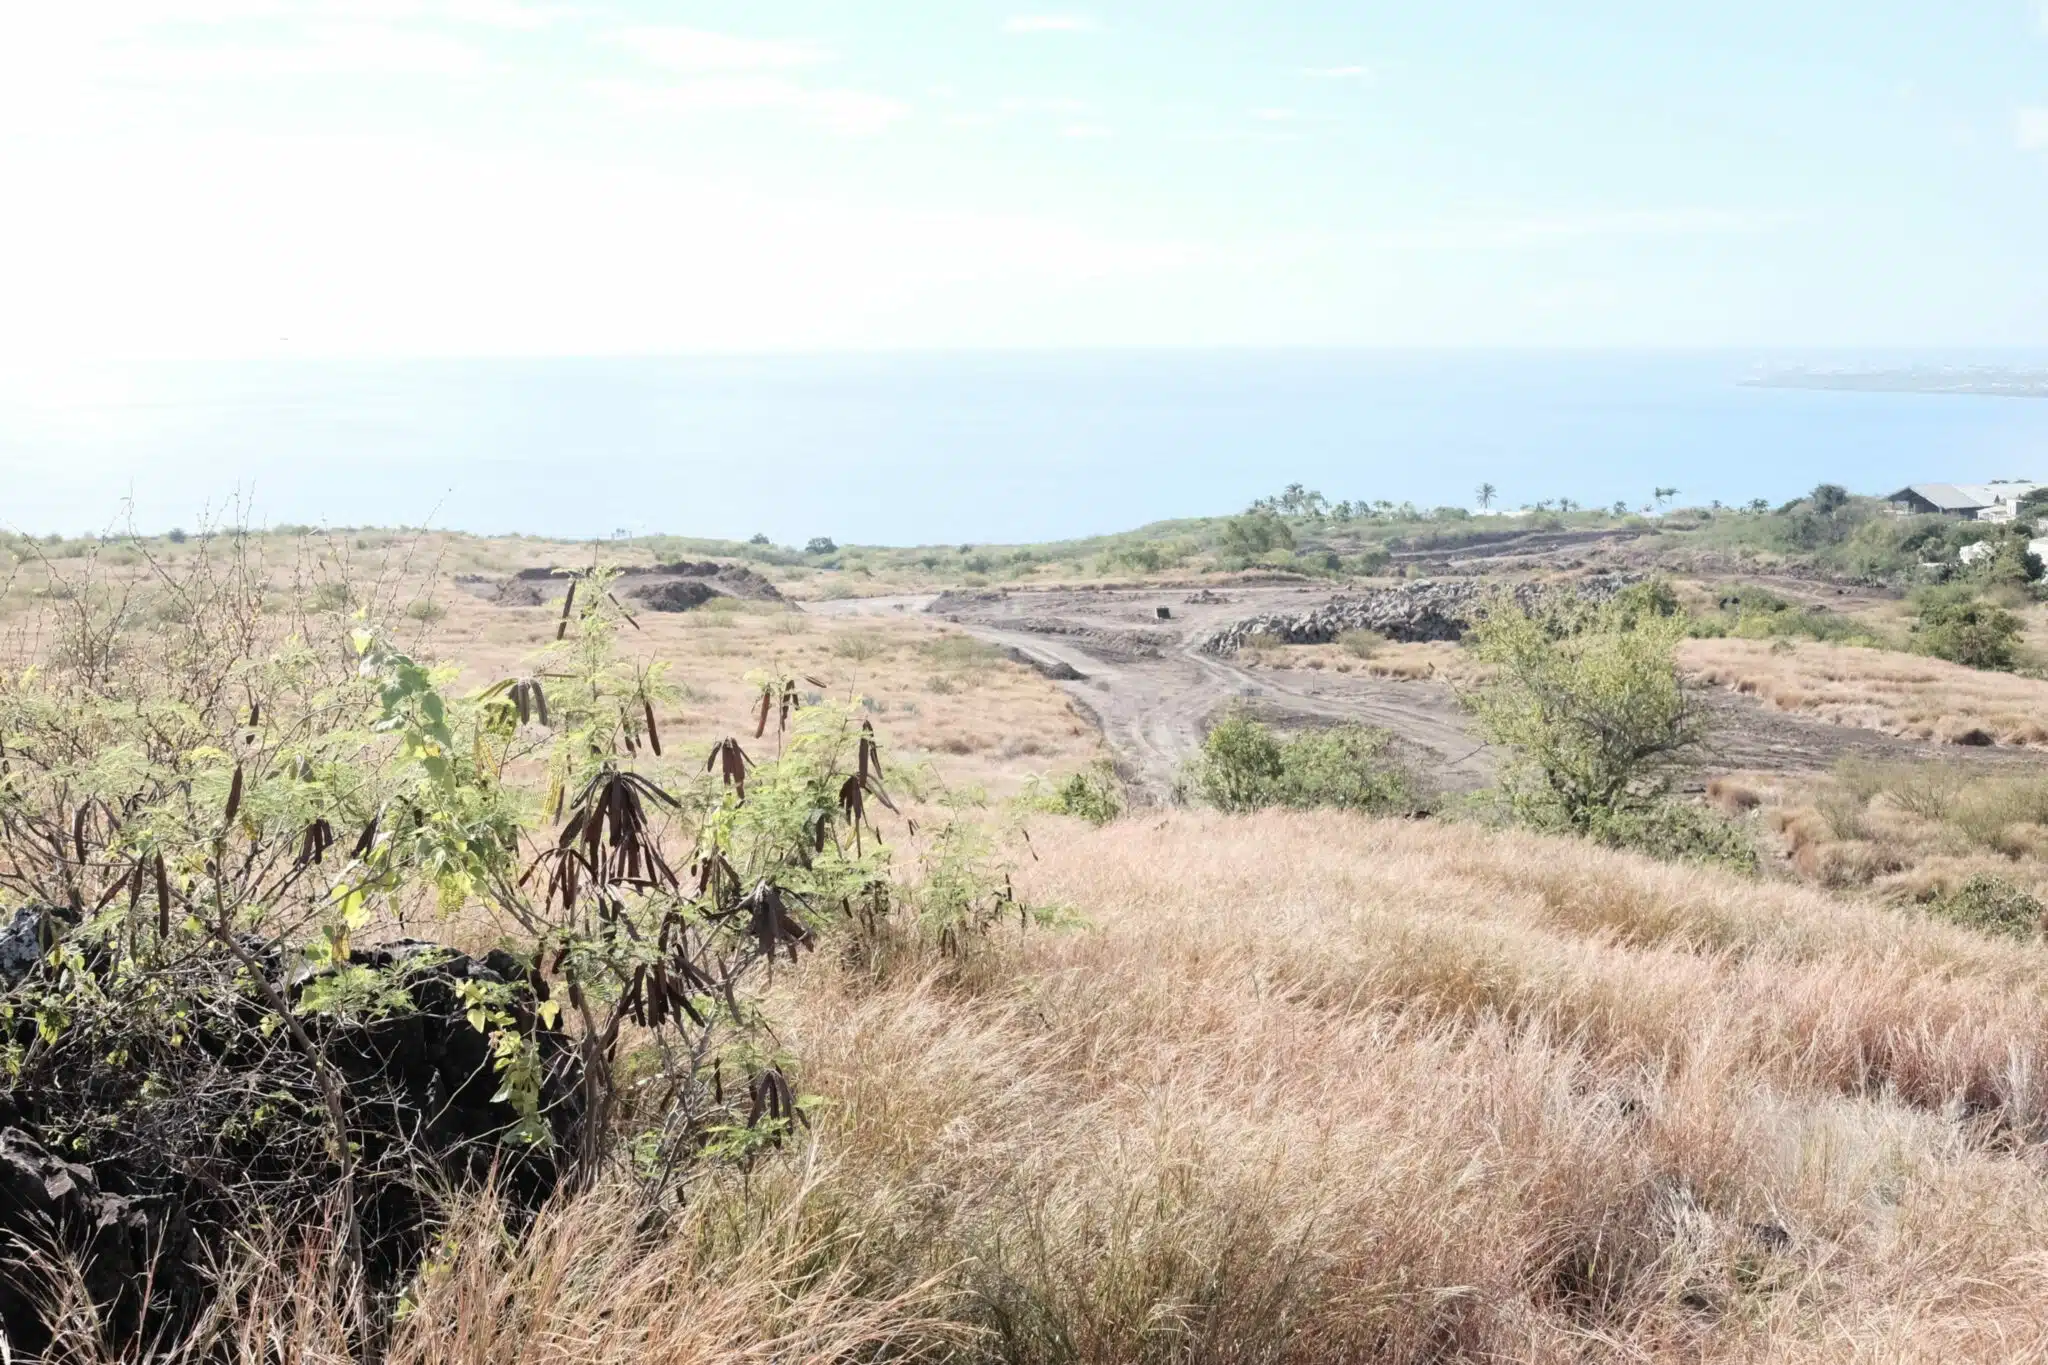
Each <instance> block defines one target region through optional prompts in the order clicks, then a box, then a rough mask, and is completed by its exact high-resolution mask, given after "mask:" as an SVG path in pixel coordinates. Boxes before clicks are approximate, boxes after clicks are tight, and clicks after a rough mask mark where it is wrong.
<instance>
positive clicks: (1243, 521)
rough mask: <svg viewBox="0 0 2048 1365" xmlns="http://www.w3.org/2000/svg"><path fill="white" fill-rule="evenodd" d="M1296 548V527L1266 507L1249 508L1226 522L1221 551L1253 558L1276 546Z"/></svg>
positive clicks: (1263, 554) (1232, 555) (1243, 557)
mask: <svg viewBox="0 0 2048 1365" xmlns="http://www.w3.org/2000/svg"><path fill="white" fill-rule="evenodd" d="M1293 548H1294V532H1293V530H1292V529H1291V528H1289V526H1288V525H1287V522H1286V521H1285V520H1284V519H1283V518H1282V517H1280V516H1279V515H1278V514H1277V513H1275V512H1272V511H1270V510H1268V509H1266V508H1258V509H1256V510H1254V511H1250V512H1246V513H1245V514H1244V515H1243V516H1240V517H1232V518H1230V519H1229V520H1228V521H1226V522H1224V523H1223V545H1222V551H1223V553H1224V554H1225V555H1227V556H1229V557H1231V558H1233V559H1241V560H1245V561H1251V560H1256V559H1259V558H1261V557H1262V556H1265V555H1269V554H1271V553H1272V552H1273V551H1275V550H1292V549H1293Z"/></svg>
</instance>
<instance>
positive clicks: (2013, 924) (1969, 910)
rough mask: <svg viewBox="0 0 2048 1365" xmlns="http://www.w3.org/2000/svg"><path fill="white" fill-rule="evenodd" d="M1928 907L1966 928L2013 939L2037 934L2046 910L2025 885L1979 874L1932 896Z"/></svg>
mask: <svg viewBox="0 0 2048 1365" xmlns="http://www.w3.org/2000/svg"><path fill="white" fill-rule="evenodd" d="M1928 909H1929V910H1931V911H1932V912H1933V913H1934V914H1936V915H1938V916H1940V917H1941V918H1942V919H1945V920H1949V921H1951V922H1953V923H1956V924H1960V925H1962V926H1963V927H1964V928H1966V929H1977V930H1981V931H1982V932H1984V933H1987V934H2008V935H2010V936H2012V937H2014V938H2032V937H2033V936H2034V935H2035V934H2038V933H2040V932H2041V928H2042V916H2043V914H2044V913H2048V911H2044V907H2043V906H2042V904H2041V902H2040V901H2039V900H2038V899H2037V898H2035V897H2034V896H2032V895H2030V894H2029V893H2028V892H2027V891H2026V889H2025V888H2023V887H2019V886H2015V885H2013V884H2012V883H2011V882H2009V881H2006V880H2005V879H2004V878H2002V877H1991V876H1986V875H1984V874H1982V873H1979V874H1978V875H1977V876H1974V877H1972V878H1970V880H1968V881H1966V882H1964V883H1963V884H1962V885H1961V886H1959V887H1957V888H1956V889H1955V890H1953V891H1951V892H1949V893H1948V894H1947V895H1945V896H1939V897H1936V898H1935V899H1934V900H1933V901H1932V902H1931V903H1930V904H1929V905H1928Z"/></svg>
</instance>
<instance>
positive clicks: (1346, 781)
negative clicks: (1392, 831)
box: [1186, 709, 1418, 814]
mask: <svg viewBox="0 0 2048 1365" xmlns="http://www.w3.org/2000/svg"><path fill="white" fill-rule="evenodd" d="M1390 744H1391V736H1389V735H1388V734H1387V733H1386V732H1385V731H1384V730H1375V729H1372V728H1370V727H1368V726H1364V725H1337V726H1332V727H1330V728H1329V729H1326V730H1308V731H1304V732H1302V733H1301V734H1298V735H1295V736H1293V737H1292V738H1289V739H1285V740H1283V739H1280V738H1278V737H1276V736H1275V735H1274V734H1273V732H1272V731H1271V730H1270V729H1268V728H1267V727H1266V726H1264V725H1262V724H1260V723H1259V722H1258V721H1256V720H1253V719H1252V718H1251V717H1250V716H1247V715H1246V714H1245V713H1244V712H1243V711H1241V710H1235V709H1233V710H1232V711H1230V712H1229V713H1227V714H1226V715H1225V716H1224V717H1223V719H1222V720H1220V721H1218V722H1217V723H1216V724H1215V725H1214V726H1213V727H1212V728H1211V729H1210V731H1209V733H1208V735H1207V737H1206V738H1204V740H1203V741H1202V750H1201V753H1200V754H1198V755H1197V756H1196V757H1195V758H1194V759H1193V760H1192V761H1191V762H1190V765H1189V771H1188V773H1187V778H1186V782H1187V786H1188V787H1189V788H1191V789H1192V790H1193V791H1194V793H1195V794H1196V795H1198V796H1199V797H1200V798H1201V799H1202V800H1203V801H1206V802H1207V803H1208V804H1210V805H1212V806H1214V807H1216V808H1217V809H1218V810H1224V811H1232V812H1242V811H1252V810H1261V809H1264V808H1265V807H1268V806H1287V807H1291V808H1294V809H1310V808H1315V807H1336V808H1339V809H1343V810H1359V811H1367V812H1370V813H1373V814H1387V813H1391V812H1397V811H1403V812H1405V811H1412V810H1414V809H1415V808H1416V806H1417V805H1418V797H1417V793H1416V790H1415V784H1414V781H1413V779H1412V778H1410V777H1409V775H1408V774H1407V773H1406V772H1405V771H1403V770H1402V769H1401V768H1400V767H1399V766H1398V765H1396V764H1394V763H1392V762H1391V761H1390V760H1389V759H1388V757H1387V750H1388V748H1389V746H1390Z"/></svg>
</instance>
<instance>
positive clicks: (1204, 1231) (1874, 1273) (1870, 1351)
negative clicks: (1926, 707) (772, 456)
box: [239, 813, 2048, 1365]
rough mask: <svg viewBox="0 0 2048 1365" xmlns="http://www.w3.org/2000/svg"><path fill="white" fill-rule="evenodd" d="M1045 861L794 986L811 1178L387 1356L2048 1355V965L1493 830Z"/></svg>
mask: <svg viewBox="0 0 2048 1365" xmlns="http://www.w3.org/2000/svg"><path fill="white" fill-rule="evenodd" d="M1036 844H1037V849H1038V854H1039V857H1040V861H1038V862H1036V863H1031V864H1029V865H1028V871H1027V874H1026V876H1025V878H1024V882H1025V886H1026V889H1027V890H1028V892H1029V893H1030V894H1032V895H1034V896H1037V897H1040V898H1055V899H1060V900H1064V901H1067V902H1069V903H1071V904H1073V905H1074V906H1076V907H1077V908H1078V909H1080V910H1081V911H1082V912H1084V913H1085V914H1086V915H1087V916H1088V917H1089V920H1090V921H1091V923H1090V925H1089V927H1087V928H1084V929H1081V930H1077V931H1073V932H1067V933H1033V934H1031V935H1028V936H1022V937H1020V936H1019V935H1018V934H1017V933H1016V931H1014V930H1011V931H1008V932H1007V933H1006V934H1005V935H1004V936H1003V937H1002V939H1001V940H1000V941H999V942H997V943H995V944H993V945H988V946H986V947H985V948H984V949H983V951H982V953H981V956H980V957H979V959H978V960H976V961H975V962H973V963H972V964H970V965H969V967H968V968H967V969H966V970H964V971H962V970H960V969H958V968H954V969H951V970H937V971H933V972H929V973H927V972H918V971H903V972H898V973H897V974H895V975H893V976H890V977H886V978H884V979H883V980H881V981H875V980H873V979H870V978H868V977H866V976H864V975H861V974H859V973H856V972H854V971H852V970H849V969H847V968H846V967H844V966H842V965H841V964H839V963H836V962H833V961H831V960H818V961H813V962H811V963H810V964H809V965H808V966H807V967H806V969H805V970H804V971H803V972H802V973H800V974H797V975H795V976H793V977H790V978H786V979H785V986H786V990H785V991H784V993H783V994H781V995H780V996H779V997H778V1002H777V1005H776V1008H777V1011H778V1016H779V1018H780V1019H781V1020H782V1021H783V1029H784V1033H785V1037H786V1040H787V1042H788V1043H789V1045H790V1047H791V1048H792V1050H793V1051H794V1053H795V1054H796V1056H797V1058H798V1059H799V1064H800V1066H801V1076H802V1080H803V1084H804V1087H805V1088H806V1089H807V1090H809V1091H812V1092H814V1093H816V1094H819V1095H821V1096H823V1097H825V1100H826V1103H825V1104H824V1106H823V1107H822V1108H821V1109H820V1110H819V1111H818V1113H819V1118H818V1127H817V1129H816V1132H815V1136H814V1146H813V1147H812V1148H811V1149H810V1150H809V1151H808V1152H807V1153H800V1154H793V1155H792V1156H790V1157H788V1158H783V1159H778V1160H775V1161H771V1162H768V1163H766V1164H764V1165H762V1166H758V1167H757V1168H756V1169H755V1170H754V1172H753V1173H752V1174H751V1175H750V1176H749V1177H748V1180H747V1182H746V1186H745V1189H744V1191H742V1189H741V1188H740V1186H739V1184H738V1182H733V1183H732V1184H731V1185H729V1186H727V1187H726V1188H724V1189H723V1190H722V1191H719V1192H714V1191H709V1190H707V1191H706V1192H704V1193H703V1194H702V1196H701V1197H700V1198H699V1200H698V1201H697V1202H696V1204H695V1205H694V1206H693V1207H692V1210H691V1212H690V1213H689V1215H688V1217H687V1218H685V1219H684V1220H683V1222H682V1223H681V1224H680V1225H675V1226H668V1227H664V1228H661V1229H656V1230H648V1229H639V1230H637V1231H636V1230H635V1229H634V1224H633V1219H634V1214H633V1210H632V1208H631V1206H630V1205H628V1204H626V1203H624V1202H622V1201H620V1200H619V1199H618V1198H617V1196H616V1195H615V1194H613V1193H610V1192H600V1193H598V1194H596V1195H593V1196H590V1197H588V1198H586V1199H585V1200H584V1201H583V1202H580V1203H575V1204H571V1205H569V1206H568V1207H567V1208H565V1209H563V1210H562V1211H561V1212H560V1213H559V1214H557V1215H555V1216H554V1217H552V1218H551V1219H550V1220H549V1221H548V1222H547V1223H546V1224H544V1226H543V1228H542V1230H541V1233H540V1235H539V1236H538V1237H536V1238H535V1239H533V1240H532V1241H531V1242H530V1243H528V1244H527V1245H526V1246H524V1247H521V1248H516V1249H515V1248H512V1247H510V1246H508V1245H507V1244H504V1243H502V1242H499V1241H496V1240H494V1239H493V1238H491V1237H489V1236H484V1235H476V1234H471V1235H465V1236H463V1237H461V1238H459V1239H457V1242H456V1248H457V1249H456V1252H455V1254H454V1256H453V1258H452V1260H451V1262H450V1263H449V1264H448V1266H446V1267H445V1268H444V1269H443V1270H441V1271H440V1272H437V1274H436V1275H435V1276H434V1277H432V1278H431V1279H430V1280H429V1281H428V1283H427V1284H426V1285H425V1287H424V1288H423V1290H422V1291H421V1292H420V1295H419V1307H418V1309H417V1310H416V1312H415V1314H414V1315H413V1317H412V1318H411V1319H410V1320H409V1321H408V1323H407V1324H406V1325H405V1326H403V1327H402V1328H401V1329H400V1331H399V1334H398V1337H397V1339H396V1340H395V1341H394V1342H393V1352H392V1358H393V1359H394V1360H398V1361H408V1362H412V1361H417V1362H422V1365H424V1363H425V1362H441V1361H448V1362H457V1361H459V1362H465V1365H467V1363H468V1362H475V1363H476V1365H484V1362H491V1363H492V1365H496V1362H500V1361H515V1362H525V1361H533V1362H541V1361H549V1362H552V1361H573V1362H583V1361H589V1362H610V1361H615V1360H626V1359H659V1360H680V1361H692V1362H696V1361H704V1362H710V1361H735V1362H737V1361H746V1360H769V1359H774V1360H799V1361H805V1362H812V1361H827V1360H832V1361H837V1360H863V1359H874V1358H878V1357H879V1358H945V1359H958V1360H986V1361H1010V1362H1054V1361H1058V1362H1084V1361H1085V1362H1126V1361H1128V1362H1140V1361H1231V1362H1252V1361H1259V1362H1295V1361H1300V1362H1324V1361H1340V1360H1361V1361H1363V1360H1373V1361H1416V1362H1419V1361H1430V1362H1437V1365H1449V1363H1450V1362H1473V1363H1474V1365H1476V1363H1477V1362H1488V1365H1492V1363H1493V1362H1500V1361H1516V1362H1566V1361H1572V1362H1582V1361H1593V1360H1601V1361H1605V1360H1639V1361H1651V1360H1656V1361H1663V1360H1672V1361H1689V1362H1723V1361H1727V1362H1734V1361H1741V1362H1818V1361H1869V1362H1880V1361H1882V1362H1937V1361H1939V1362H1943V1363H1944V1365H1958V1363H1960V1362H2008V1361H2027V1360H2037V1359H2042V1358H2048V1257H2044V1256H2043V1254H2042V1251H2041V1248H2042V1246H2043V1245H2044V1244H2048V1178H2044V1175H2048V1173H2044V1169H2043V1164H2042V1161H2041V1156H2040V1142H2041V1139H2042V1137H2043V1136H2044V1134H2048V1087H2044V1086H2043V1085H2042V1083H2041V1079H2040V1078H2041V1077H2042V1076H2043V1075H2044V1074H2048V950H2044V949H2043V948H2041V947H2038V946H2034V945H2031V944H2022V943H2015V942H2010V941H2003V940H1993V939H1990V938H1986V937H1982V936H1979V935H1976V934H1973V933H1970V932H1968V931H1965V930H1961V929H1956V928H1953V927H1948V926H1944V925H1939V924H1935V923H1931V922H1928V921H1926V920H1924V919H1920V918H1917V917H1913V916H1907V915H1902V914H1899V913H1897V912H1894V911H1890V910H1886V909H1882V908H1879V907H1876V906H1873V905H1866V904H1858V903H1851V902H1847V901H1843V900H1841V899H1839V898H1836V897H1833V896H1829V895H1825V894H1822V893H1819V892H1815V891H1809V890H1804V889H1800V888H1797V887H1791V886H1785V885H1770V884H1765V885H1759V884H1757V883H1755V882H1753V881H1748V880H1743V879H1740V878H1737V877H1733V876H1730V875H1727V874H1723V873H1718V872H1714V871H1710V870H1701V869H1681V868H1676V867H1672V866H1666V865H1660V864H1655V863H1651V862H1648V861H1645V860H1642V859H1639V858H1635V857H1631V856H1627V855H1621V854H1615V853H1609V852H1604V851H1601V850H1599V849H1596V848H1593V847H1590V846H1587V845H1584V844H1578V843H1568V842H1560V841H1555V840H1547V839H1542V838H1538V837H1535V836H1527V835H1519V834H1500V833H1494V832H1488V831H1486V830H1482V829H1478V828H1473V827H1460V826H1447V825H1436V824H1413V823H1406V822H1378V823H1376V822H1371V821H1366V820H1362V819H1357V818H1352V817H1346V816H1338V815H1303V814H1287V813H1270V814H1265V815H1260V816H1256V817H1250V818H1227V817H1219V816H1196V815H1174V816H1170V817H1168V818H1166V819H1163V820H1152V819H1147V820H1135V821H1122V822H1119V823H1117V824H1114V825H1111V826H1109V827H1108V828H1106V829H1104V830H1101V831H1090V830H1087V829H1085V828H1083V827H1081V826H1079V825H1078V824H1074V823H1071V822H1065V821H1053V822H1050V823H1049V824H1048V825H1047V826H1046V827H1044V828H1041V830H1040V832H1039V835H1038V837H1037V839H1036ZM287 1289H288V1287H287V1286H280V1292H278V1293H276V1294H273V1295H270V1296H267V1297H261V1298H260V1299H259V1301H258V1305H257V1307H256V1308H255V1309H253V1310H252V1316H253V1318H254V1319H256V1321H257V1325H258V1326H261V1325H262V1320H263V1318H264V1315H265V1314H271V1315H273V1316H272V1317H271V1318H270V1319H269V1321H271V1322H273V1323H275V1322H276V1317H275V1316H274V1315H279V1314H282V1315H285V1316H286V1318H287V1321H286V1322H284V1323H282V1324H279V1326H280V1330H281V1334H282V1335H285V1336H287V1337H289V1336H291V1335H294V1334H295V1333H299V1332H300V1329H297V1328H295V1327H293V1325H292V1324H291V1323H290V1321H289V1313H288V1310H287V1309H285V1308H282V1307H278V1306H277V1305H282V1304H288V1303H289V1302H291V1295H290V1293H289V1292H286V1291H287ZM244 1336H245V1338H247V1339H249V1340H251V1341H253V1342H255V1343H257V1344H258V1345H260V1344H261V1343H262V1341H263V1333H261V1332H258V1331H253V1330H249V1329H247V1328H245V1331H244ZM239 1354H240V1356H241V1358H243V1359H249V1360H253V1359H255V1358H256V1356H257V1355H259V1354H261V1351H260V1350H258V1349H246V1350H243V1351H241V1352H239ZM306 1355H307V1357H308V1358H319V1357H320V1355H321V1353H320V1352H318V1351H308V1352H306Z"/></svg>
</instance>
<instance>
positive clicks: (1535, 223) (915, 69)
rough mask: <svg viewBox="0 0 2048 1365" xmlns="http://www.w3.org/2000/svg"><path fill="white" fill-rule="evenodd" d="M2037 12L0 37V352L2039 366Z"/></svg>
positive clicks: (1276, 8)
mask: <svg viewBox="0 0 2048 1365" xmlns="http://www.w3.org/2000/svg"><path fill="white" fill-rule="evenodd" d="M2044 244H2048V0H1920V2H1918V3H1907V0H1855V3H1850V0H1839V2H1836V0H1768V2H1765V0H1716V3H1714V4H1700V3H1681V2H1680V0H1653V2H1652V3H1645V0H1546V3H1542V4H1530V3H1528V0H1498V2H1495V0H1441V2H1440V3H1431V4H1417V3H1413V0H1399V3H1377V2H1368V0H1259V2H1258V3H1251V2H1249V0H1248V2H1246V3H1226V2H1225V0H1100V3H1090V4H1086V5H1080V4H1076V5H1073V6H1069V5H1067V4H1065V3H1064V2H1063V0H1044V5H1043V7H1041V6H1040V4H1039V3H1038V0H989V2H988V3H984V2H983V0H866V2H863V3H855V2H854V0H751V3H746V4H740V3H713V2H709V0H706V2H704V3H695V2H691V0H671V2H668V3H656V2H655V0H66V3H61V4H53V3H37V2H36V0H0V360H4V361H7V362H9V363H15V364H20V363H26V362H31V361H34V360H38V359H42V358H48V357H72V356H80V357H110V356H120V357H131V356H132V357H244V356H322V357H325V356H351V357H357V356H363V357H380V358H382V357H411V356H496V355H532V356H557V355H631V354H670V353H691V352H721V351H798V352H803V351H837V350H892V349H920V350H922V349H932V350H950V349H968V348H1036V347H1091V346H1119V347H1120V346H1565V347H1632V346H1656V347H1691V346H1756V345H1773V346H1860V347H1870V346H1904V347H1937V346H1940V347H1955V346H2039V345H2042V344H2048V249H2044Z"/></svg>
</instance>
